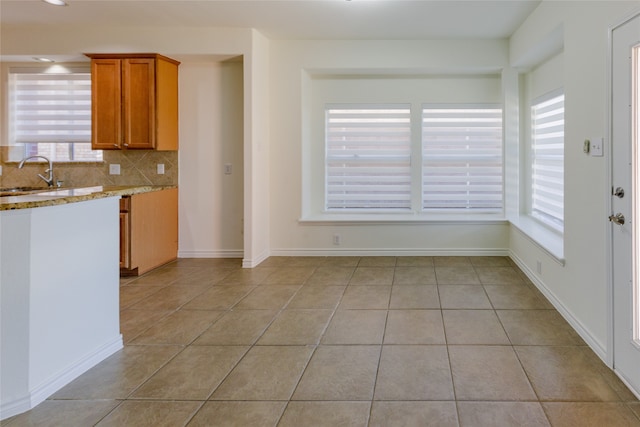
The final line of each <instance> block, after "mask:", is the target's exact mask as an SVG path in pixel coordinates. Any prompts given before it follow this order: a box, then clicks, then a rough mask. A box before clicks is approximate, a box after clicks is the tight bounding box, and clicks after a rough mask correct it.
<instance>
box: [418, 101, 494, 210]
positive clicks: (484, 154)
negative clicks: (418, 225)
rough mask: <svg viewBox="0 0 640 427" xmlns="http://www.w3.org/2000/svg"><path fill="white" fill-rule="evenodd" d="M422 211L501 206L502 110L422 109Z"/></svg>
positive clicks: (482, 108)
mask: <svg viewBox="0 0 640 427" xmlns="http://www.w3.org/2000/svg"><path fill="white" fill-rule="evenodd" d="M422 153H423V170H422V207H423V209H425V210H428V209H445V210H463V209H464V210H473V212H497V211H501V210H502V208H503V142H502V109H501V108H500V107H497V106H468V107H466V106H455V107H449V106H445V107H442V106H423V110H422Z"/></svg>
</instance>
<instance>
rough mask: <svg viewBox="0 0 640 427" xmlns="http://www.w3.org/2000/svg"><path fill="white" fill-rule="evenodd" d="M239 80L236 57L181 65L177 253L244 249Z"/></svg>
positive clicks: (225, 253) (226, 253)
mask: <svg viewBox="0 0 640 427" xmlns="http://www.w3.org/2000/svg"><path fill="white" fill-rule="evenodd" d="M180 59H183V58H180ZM184 59H186V58H184ZM242 85H243V64H242V62H241V61H239V60H233V61H219V60H217V59H216V58H199V59H191V60H188V59H187V60H186V61H183V63H182V64H181V65H180V182H179V185H180V203H179V204H180V212H179V217H180V230H179V236H180V244H179V249H178V256H179V257H214V258H218V257H239V258H241V257H242V255H243V244H244V242H243V237H242V234H243V230H242V227H243V215H244V212H243V197H244V191H243V173H244V168H243V89H242ZM226 164H229V165H231V167H232V172H231V174H230V175H229V174H225V170H224V167H225V165H226Z"/></svg>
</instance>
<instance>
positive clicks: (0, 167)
mask: <svg viewBox="0 0 640 427" xmlns="http://www.w3.org/2000/svg"><path fill="white" fill-rule="evenodd" d="M0 176H2V165H0Z"/></svg>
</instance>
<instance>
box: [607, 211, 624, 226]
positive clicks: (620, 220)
mask: <svg viewBox="0 0 640 427" xmlns="http://www.w3.org/2000/svg"><path fill="white" fill-rule="evenodd" d="M609 221H611V222H613V223H616V224H618V225H623V224H624V215H622V214H621V213H617V214H615V215H609Z"/></svg>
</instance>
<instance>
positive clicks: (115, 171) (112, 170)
mask: <svg viewBox="0 0 640 427" xmlns="http://www.w3.org/2000/svg"><path fill="white" fill-rule="evenodd" d="M109 175H120V165H119V164H117V163H114V164H111V165H109Z"/></svg>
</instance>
